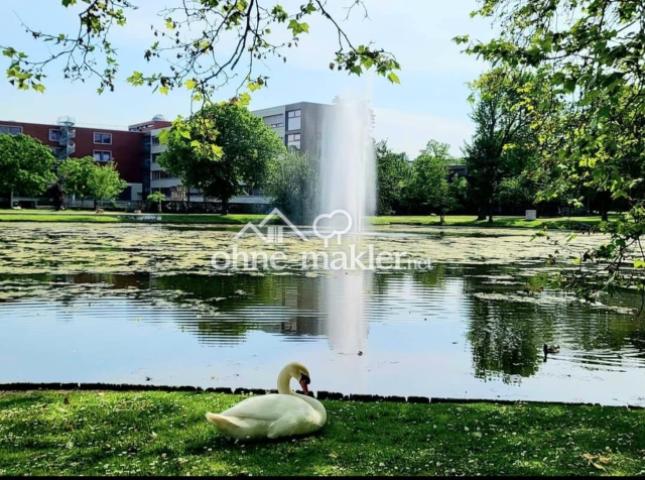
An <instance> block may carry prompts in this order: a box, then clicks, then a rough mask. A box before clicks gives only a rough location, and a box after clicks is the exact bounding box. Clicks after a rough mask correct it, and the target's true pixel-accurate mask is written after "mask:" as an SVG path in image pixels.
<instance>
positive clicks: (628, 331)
mask: <svg viewBox="0 0 645 480" xmlns="http://www.w3.org/2000/svg"><path fill="white" fill-rule="evenodd" d="M482 281H483V279H482V278H476V277H470V278H465V279H464V282H465V283H464V292H466V294H467V295H469V296H470V297H471V303H472V308H471V312H470V321H469V326H468V339H469V341H470V343H471V348H472V354H473V364H474V369H475V375H476V376H478V377H480V378H487V377H491V376H501V377H502V379H503V381H504V382H510V383H513V382H520V381H521V377H527V376H531V375H534V374H535V373H536V372H537V370H538V369H539V367H540V364H541V363H542V360H543V357H542V353H541V346H542V344H544V343H558V344H561V345H563V346H566V347H568V348H570V349H572V350H578V351H581V352H587V353H588V355H589V356H591V355H592V353H593V352H598V351H608V350H609V351H616V352H625V351H626V350H628V349H635V351H636V352H638V353H637V354H636V355H637V356H638V357H641V358H643V357H644V356H643V352H644V347H645V330H644V328H643V327H644V325H643V322H639V321H638V320H636V319H634V318H633V317H631V316H628V315H620V314H617V313H616V312H613V311H609V310H601V309H596V308H592V307H590V306H588V305H582V304H577V303H567V302H566V301H565V299H563V301H562V302H561V303H555V304H553V303H551V304H544V305H540V304H532V303H521V302H513V301H512V300H511V299H509V300H508V301H505V300H492V301H489V300H487V301H482V300H479V299H477V298H474V297H473V294H474V293H476V292H482V291H489V292H490V291H495V292H502V293H513V294H517V293H519V292H517V289H516V288H512V287H511V288H509V287H508V286H500V287H495V286H491V285H482ZM544 295H549V296H556V295H558V293H557V292H546V293H545V294H544ZM535 298H536V299H539V295H538V296H537V297H535ZM578 356H579V357H583V356H584V354H581V355H578Z"/></svg>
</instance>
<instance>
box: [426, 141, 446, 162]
mask: <svg viewBox="0 0 645 480" xmlns="http://www.w3.org/2000/svg"><path fill="white" fill-rule="evenodd" d="M421 153H422V154H425V155H430V156H431V157H437V158H443V159H445V160H446V161H448V160H450V161H451V162H452V161H453V158H452V155H450V145H448V144H447V143H443V142H440V141H438V140H434V139H432V138H431V139H430V140H428V143H427V144H426V146H425V148H424V149H423V150H421Z"/></svg>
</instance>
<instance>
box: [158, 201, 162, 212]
mask: <svg viewBox="0 0 645 480" xmlns="http://www.w3.org/2000/svg"><path fill="white" fill-rule="evenodd" d="M157 211H158V212H159V213H161V211H162V210H161V202H159V203H158V204H157Z"/></svg>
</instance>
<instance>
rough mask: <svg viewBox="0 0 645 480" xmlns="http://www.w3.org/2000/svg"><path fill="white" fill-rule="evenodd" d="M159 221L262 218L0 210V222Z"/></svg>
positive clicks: (221, 221)
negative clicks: (157, 219) (151, 218)
mask: <svg viewBox="0 0 645 480" xmlns="http://www.w3.org/2000/svg"><path fill="white" fill-rule="evenodd" d="M150 216H154V217H157V216H159V217H161V220H160V222H155V223H173V224H175V223H179V224H182V223H184V224H214V225H244V224H246V223H247V222H254V223H257V222H261V221H262V219H263V218H264V215H255V214H230V215H214V214H173V213H164V214H161V215H158V214H155V213H145V214H143V217H144V218H141V217H142V215H135V214H133V213H126V212H105V213H101V214H97V213H94V212H93V211H73V210H65V211H62V212H55V211H52V210H0V222H82V223H135V222H145V221H146V220H145V218H146V217H150Z"/></svg>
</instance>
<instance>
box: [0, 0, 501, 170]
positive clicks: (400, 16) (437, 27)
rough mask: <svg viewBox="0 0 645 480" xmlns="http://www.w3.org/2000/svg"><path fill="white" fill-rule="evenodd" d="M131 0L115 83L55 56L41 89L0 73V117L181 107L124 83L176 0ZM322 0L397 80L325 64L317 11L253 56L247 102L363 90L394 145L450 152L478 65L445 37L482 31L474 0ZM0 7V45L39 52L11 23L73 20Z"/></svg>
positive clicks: (11, 3) (56, 1) (185, 108)
mask: <svg viewBox="0 0 645 480" xmlns="http://www.w3.org/2000/svg"><path fill="white" fill-rule="evenodd" d="M296 1H297V0H285V1H284V3H285V4H287V5H290V4H294V3H296ZM133 3H134V4H135V5H137V6H138V7H139V8H138V10H137V11H135V12H133V13H132V14H131V15H130V16H129V18H128V24H127V25H126V26H125V27H124V28H121V29H117V30H115V31H114V36H113V42H114V44H115V46H116V47H117V49H118V54H119V62H120V74H119V78H118V81H117V86H116V91H115V92H106V93H104V94H102V95H98V94H97V93H96V88H97V86H98V82H97V81H96V80H95V79H88V80H87V81H86V82H85V83H81V82H75V83H70V82H69V81H67V80H65V79H63V78H62V76H61V75H60V70H61V69H62V66H61V65H60V64H57V65H53V66H52V67H51V68H50V69H49V70H48V78H47V80H46V86H47V90H46V92H45V93H44V94H40V93H37V92H32V91H30V92H24V91H18V90H16V89H15V88H14V87H12V86H11V85H9V83H8V82H6V81H4V78H0V120H15V121H24V122H42V123H55V122H56V121H57V119H58V118H59V117H61V116H71V117H72V118H74V119H75V121H76V123H77V125H80V126H84V125H86V126H97V127H98V126H101V127H104V128H115V129H125V128H127V126H128V125H129V124H133V123H138V122H142V121H145V120H148V119H151V118H152V117H153V116H154V115H156V114H162V115H164V116H165V117H166V118H167V119H169V120H172V119H174V118H175V117H176V116H177V115H184V116H185V115H187V114H188V113H189V112H190V101H189V96H188V93H187V92H186V91H177V92H172V93H171V94H169V95H167V96H164V95H161V94H159V93H152V92H151V91H149V90H147V89H146V88H145V87H138V88H136V87H132V86H129V85H128V84H127V82H126V80H125V79H126V78H127V77H128V76H129V75H130V74H131V73H132V71H134V70H138V69H142V70H145V68H146V64H145V60H143V52H144V51H145V48H146V47H147V46H148V45H149V44H150V43H151V41H152V40H151V39H152V38H153V37H152V34H151V30H150V25H151V24H156V25H159V24H160V23H161V22H162V19H161V17H159V15H158V12H159V11H160V9H161V8H162V7H163V6H164V5H166V6H170V5H172V4H178V3H179V0H163V1H158V0H133ZM267 3H274V0H270V2H267ZM328 3H329V5H330V6H331V8H332V10H333V11H334V12H335V13H336V14H337V16H338V17H339V18H341V19H343V22H342V26H343V28H344V29H346V31H347V32H348V34H349V36H350V38H351V39H352V41H353V42H354V43H355V44H360V43H369V42H373V43H374V44H375V45H376V46H378V47H382V48H384V49H386V50H387V51H389V52H392V53H393V54H394V55H395V56H396V57H397V59H398V60H399V62H400V63H401V68H402V69H401V72H400V73H399V77H400V79H401V84H400V85H394V84H391V83H389V82H388V81H387V80H385V79H383V78H382V77H379V76H377V75H375V74H368V75H364V76H362V77H356V76H350V75H348V74H347V73H345V72H337V71H335V72H332V71H330V70H329V67H328V65H329V62H330V61H332V60H333V57H334V55H333V52H334V49H335V46H336V43H335V42H336V40H335V33H334V30H333V28H332V27H331V26H330V25H329V24H328V23H327V22H326V21H324V20H323V19H319V20H316V21H311V22H310V33H309V34H308V35H306V36H305V37H303V40H302V41H301V43H300V45H299V46H298V48H297V49H291V50H289V51H288V52H287V53H288V61H287V63H283V62H282V61H278V60H271V61H268V62H267V63H265V64H262V65H259V66H258V70H256V73H257V74H260V73H262V74H266V75H268V76H269V77H270V79H269V84H268V87H267V88H265V89H262V90H261V91H259V92H256V93H255V94H254V95H253V100H252V103H251V109H260V108H267V107H271V106H275V105H281V104H285V103H296V102H300V101H309V102H321V103H331V101H332V99H333V98H334V97H335V96H336V95H339V94H340V95H356V96H361V97H365V96H368V97H369V98H370V101H371V102H372V105H373V108H374V111H375V116H376V123H375V130H374V137H375V138H376V139H377V140H382V139H385V140H387V141H388V144H389V145H390V147H391V148H393V149H394V150H396V151H404V152H406V153H407V154H408V155H409V156H410V157H411V158H414V157H415V156H416V155H417V154H418V153H419V151H420V150H421V149H422V148H423V147H424V146H425V144H426V143H427V141H428V140H429V139H431V138H432V139H436V140H439V141H441V142H445V143H448V144H449V145H450V147H451V153H452V154H453V155H457V156H459V155H460V154H461V148H462V147H463V145H464V142H465V141H467V140H468V139H469V138H470V136H471V135H472V133H473V130H474V126H473V124H472V122H471V120H470V117H469V114H470V111H471V105H470V104H469V103H468V101H467V97H468V94H469V89H468V85H467V84H468V82H470V81H472V80H474V79H475V78H476V77H477V76H478V75H479V74H480V73H481V72H482V71H483V70H484V69H485V65H484V64H483V63H482V62H480V61H478V60H477V59H476V58H474V57H472V56H468V55H466V54H464V53H462V52H461V50H462V48H463V47H462V46H459V45H456V44H455V43H454V42H453V40H452V39H453V38H454V37H455V36H456V35H463V34H469V35H470V36H471V37H472V38H474V39H479V40H486V39H488V38H490V37H491V36H492V29H491V26H490V24H489V22H488V21H487V20H484V19H481V18H471V17H470V15H469V13H470V12H471V11H472V10H474V9H475V8H476V6H477V2H476V0H451V1H449V2H445V1H440V0H365V3H366V5H367V9H368V14H369V16H368V17H367V18H366V17H365V16H364V15H363V12H362V11H360V10H355V11H354V12H352V14H351V15H350V16H349V17H348V18H347V19H345V16H346V12H345V10H344V7H346V6H347V5H348V4H349V3H351V1H350V0H329V2H328ZM45 5H47V6H45ZM3 7H4V8H3V12H4V15H3V16H2V17H0V46H6V45H11V46H15V47H16V48H19V49H23V50H25V51H27V52H29V53H33V54H35V55H41V56H42V55H44V54H45V53H46V52H47V48H48V47H47V46H46V45H45V44H42V43H39V42H37V41H34V40H33V39H31V37H30V36H29V35H28V34H27V33H25V32H24V29H23V28H22V26H21V23H25V24H27V25H29V26H30V27H32V28H34V29H40V30H44V31H47V32H50V33H56V34H57V33H61V32H72V31H73V29H74V13H75V12H74V11H73V10H68V9H65V8H64V7H62V6H61V5H60V0H3ZM223 47H225V45H223ZM3 62H5V63H4V64H3ZM6 66H7V63H6V59H4V58H2V57H0V68H1V69H2V70H4V69H5V68H6ZM233 93H234V89H233V88H232V87H227V88H224V89H222V90H221V91H220V92H219V94H220V95H221V98H222V99H225V98H229V97H230V96H232V94H233Z"/></svg>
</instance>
